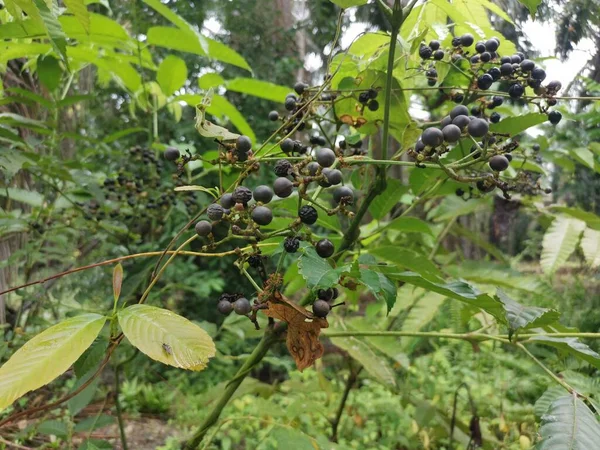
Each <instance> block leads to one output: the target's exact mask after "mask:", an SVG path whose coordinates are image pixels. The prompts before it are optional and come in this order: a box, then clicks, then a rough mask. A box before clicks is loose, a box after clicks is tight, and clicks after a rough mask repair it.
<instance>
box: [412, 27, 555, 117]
mask: <svg viewBox="0 0 600 450" xmlns="http://www.w3.org/2000/svg"><path fill="white" fill-rule="evenodd" d="M473 45H474V49H471V47H473ZM440 46H441V44H440V42H439V41H435V40H434V41H431V42H430V43H429V45H425V44H421V47H420V49H419V56H420V57H421V58H422V59H423V60H424V61H429V60H434V61H441V60H443V59H444V56H445V55H446V51H444V50H443V49H440ZM452 47H453V48H452V49H448V50H447V52H448V53H449V54H450V55H451V58H450V59H451V63H453V64H457V63H458V62H459V61H460V60H461V59H463V58H468V60H469V62H470V63H471V72H472V74H473V83H472V87H473V88H477V89H479V90H482V91H486V90H488V89H490V88H491V87H492V85H493V84H494V83H495V82H499V83H501V86H504V87H506V92H507V93H508V95H509V97H510V98H512V99H519V98H521V97H523V95H524V94H525V86H529V87H531V88H532V89H533V90H534V93H535V94H536V95H538V96H540V97H542V98H544V100H545V102H546V106H545V107H543V108H542V107H541V106H540V108H541V109H542V110H543V111H544V112H546V113H547V114H548V120H549V121H550V122H551V123H552V124H554V125H556V124H557V123H559V122H560V120H561V119H562V114H561V113H560V112H559V111H548V107H551V106H554V105H556V99H555V98H554V96H555V95H556V94H557V93H558V91H560V89H561V87H562V85H561V83H560V81H550V82H549V83H548V84H547V85H546V86H542V82H543V81H544V80H545V79H546V71H545V70H544V69H543V68H541V67H540V66H537V65H536V64H535V63H534V62H533V61H531V60H529V59H527V58H526V56H525V54H523V53H521V52H517V53H515V54H514V55H510V56H508V55H505V56H500V54H499V48H500V39H498V38H497V37H492V38H491V39H488V40H486V41H479V42H477V43H475V39H474V38H473V36H472V35H471V34H465V35H462V36H459V37H455V38H454V39H453V40H452ZM472 50H474V52H473V51H472ZM425 75H426V77H427V80H428V84H429V85H430V86H435V84H436V83H437V81H438V80H437V71H436V69H435V68H434V67H433V66H432V65H431V64H430V65H429V68H427V69H426V72H425ZM498 98H502V97H498ZM463 99H464V97H463V95H462V94H459V95H458V98H454V100H455V101H456V102H462V101H463ZM497 101H498V100H496V102H497ZM500 104H501V103H500ZM494 106H500V105H499V104H495V105H494ZM498 120H499V116H498Z"/></svg>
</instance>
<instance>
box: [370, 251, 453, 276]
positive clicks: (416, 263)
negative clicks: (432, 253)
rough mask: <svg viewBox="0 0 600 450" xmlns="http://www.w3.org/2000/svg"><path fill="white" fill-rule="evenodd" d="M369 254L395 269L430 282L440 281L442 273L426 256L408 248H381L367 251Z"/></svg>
mask: <svg viewBox="0 0 600 450" xmlns="http://www.w3.org/2000/svg"><path fill="white" fill-rule="evenodd" d="M369 254H371V255H373V256H377V257H378V258H381V259H384V260H386V261H389V262H391V263H393V264H394V265H395V266H396V267H397V268H404V269H408V270H410V271H412V272H417V273H418V274H419V275H421V276H423V277H424V278H427V279H430V280H432V281H442V276H443V275H442V272H440V270H439V269H438V268H437V267H436V265H435V264H434V263H433V262H431V260H430V259H429V258H427V256H425V255H422V254H420V253H417V252H416V251H414V250H411V249H408V248H400V247H398V246H392V245H387V246H382V247H375V248H373V249H370V250H369Z"/></svg>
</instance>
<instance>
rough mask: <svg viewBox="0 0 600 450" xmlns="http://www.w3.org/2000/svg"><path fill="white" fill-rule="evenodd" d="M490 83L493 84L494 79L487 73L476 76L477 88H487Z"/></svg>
mask: <svg viewBox="0 0 600 450" xmlns="http://www.w3.org/2000/svg"><path fill="white" fill-rule="evenodd" d="M492 84H494V79H493V78H492V76H491V75H490V74H489V73H484V74H483V75H481V76H480V77H479V78H477V87H478V88H479V89H483V90H486V89H489V88H490V87H491V86H492Z"/></svg>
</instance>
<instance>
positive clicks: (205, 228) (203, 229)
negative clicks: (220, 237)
mask: <svg viewBox="0 0 600 450" xmlns="http://www.w3.org/2000/svg"><path fill="white" fill-rule="evenodd" d="M194 229H195V230H196V234H197V235H198V236H203V237H204V236H208V235H209V234H210V232H211V231H212V225H211V224H210V222H209V221H208V220H201V221H200V222H198V223H197V224H196V226H195V227H194Z"/></svg>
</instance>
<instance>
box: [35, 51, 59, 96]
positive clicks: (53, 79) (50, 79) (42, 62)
mask: <svg viewBox="0 0 600 450" xmlns="http://www.w3.org/2000/svg"><path fill="white" fill-rule="evenodd" d="M37 74H38V77H39V79H40V81H41V82H42V84H43V85H44V86H45V87H46V89H48V90H49V91H50V92H53V91H54V90H55V89H56V88H57V87H58V86H60V79H61V75H62V69H61V68H60V63H59V62H58V59H56V58H55V57H54V56H52V55H48V56H45V57H42V56H41V55H40V57H39V58H38V62H37Z"/></svg>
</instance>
